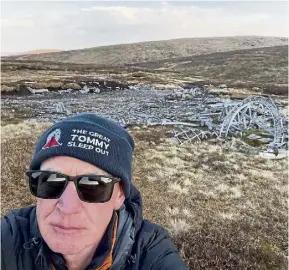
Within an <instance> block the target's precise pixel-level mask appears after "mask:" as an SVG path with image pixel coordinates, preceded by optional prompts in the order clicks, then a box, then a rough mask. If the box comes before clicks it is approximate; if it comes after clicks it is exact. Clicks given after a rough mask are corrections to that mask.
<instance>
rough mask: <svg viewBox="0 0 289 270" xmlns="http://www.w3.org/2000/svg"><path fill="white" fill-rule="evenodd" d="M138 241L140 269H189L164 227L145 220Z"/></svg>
mask: <svg viewBox="0 0 289 270" xmlns="http://www.w3.org/2000/svg"><path fill="white" fill-rule="evenodd" d="M136 241H138V242H139V243H138V246H139V248H140V250H139V251H140V258H139V269H145V270H149V269H151V270H156V269H160V270H165V269H170V270H174V269H175V270H184V269H188V268H187V267H186V266H185V264H184V263H183V261H182V258H181V256H180V254H179V252H178V249H177V248H176V246H175V245H174V243H173V242H172V240H171V239H170V236H169V233H168V231H167V230H166V229H164V228H163V227H161V226H159V225H157V224H154V223H151V222H149V221H147V220H144V221H143V224H142V226H141V228H140V230H139V232H138V238H137V239H136Z"/></svg>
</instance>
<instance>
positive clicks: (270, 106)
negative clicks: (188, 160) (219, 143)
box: [162, 88, 288, 158]
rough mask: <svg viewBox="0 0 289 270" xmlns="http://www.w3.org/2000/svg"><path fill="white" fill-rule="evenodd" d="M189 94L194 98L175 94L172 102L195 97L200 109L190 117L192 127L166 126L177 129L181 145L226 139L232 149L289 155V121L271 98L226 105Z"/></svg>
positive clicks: (206, 95) (197, 91) (198, 93)
mask: <svg viewBox="0 0 289 270" xmlns="http://www.w3.org/2000/svg"><path fill="white" fill-rule="evenodd" d="M187 92H188V91H187ZM189 92H190V94H191V95H188V94H187V93H186V94H182V96H180V93H175V94H174V95H170V96H168V98H169V99H172V98H176V97H181V98H186V95H187V98H188V97H190V98H191V97H192V96H193V97H194V98H193V99H192V98H191V100H192V102H196V104H195V105H196V106H195V108H194V111H193V112H191V113H190V115H191V116H190V118H189V120H190V123H187V122H166V121H164V122H163V123H162V124H163V125H173V126H175V129H174V138H175V140H176V141H177V142H178V143H179V144H184V143H187V142H192V141H194V140H204V139H208V138H212V137H216V138H219V139H224V140H225V141H226V142H227V143H226V144H227V146H229V147H230V148H233V147H235V146H236V145H239V146H241V147H243V148H246V149H247V150H249V151H253V152H259V155H260V156H263V157H267V158H273V157H274V156H275V158H283V157H286V156H287V155H288V118H286V117H285V116H283V115H281V114H280V111H279V108H278V107H277V105H276V103H275V102H274V101H273V100H272V99H271V98H270V97H264V96H254V95H252V96H249V97H247V98H245V99H244V100H240V101H238V100H237V101H236V100H230V99H227V100H225V101H224V100H221V99H220V98H218V97H216V96H215V95H210V94H209V92H208V91H204V90H202V89H200V88H194V89H191V90H190V91H189ZM229 139H230V140H229Z"/></svg>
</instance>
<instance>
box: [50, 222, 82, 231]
mask: <svg viewBox="0 0 289 270" xmlns="http://www.w3.org/2000/svg"><path fill="white" fill-rule="evenodd" d="M51 225H52V228H53V229H54V230H55V231H57V232H60V233H77V232H80V231H81V230H83V228H81V227H67V226H63V225H61V224H51Z"/></svg>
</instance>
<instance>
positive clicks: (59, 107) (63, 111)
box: [56, 102, 71, 115]
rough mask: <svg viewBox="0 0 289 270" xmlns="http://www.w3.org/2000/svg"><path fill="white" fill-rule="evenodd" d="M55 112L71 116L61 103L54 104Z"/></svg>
mask: <svg viewBox="0 0 289 270" xmlns="http://www.w3.org/2000/svg"><path fill="white" fill-rule="evenodd" d="M56 112H57V113H61V114H66V115H70V114H71V111H70V110H69V109H67V108H66V107H65V106H64V104H63V102H58V103H57V104H56Z"/></svg>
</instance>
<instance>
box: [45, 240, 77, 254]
mask: <svg viewBox="0 0 289 270" xmlns="http://www.w3.org/2000/svg"><path fill="white" fill-rule="evenodd" d="M47 244H48V246H49V248H50V249H51V250H52V251H53V252H55V253H60V254H62V255H75V254H78V253H79V252H80V251H81V248H80V247H79V244H77V243H75V244H74V243H68V242H62V241H55V242H52V241H48V243H47Z"/></svg>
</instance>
